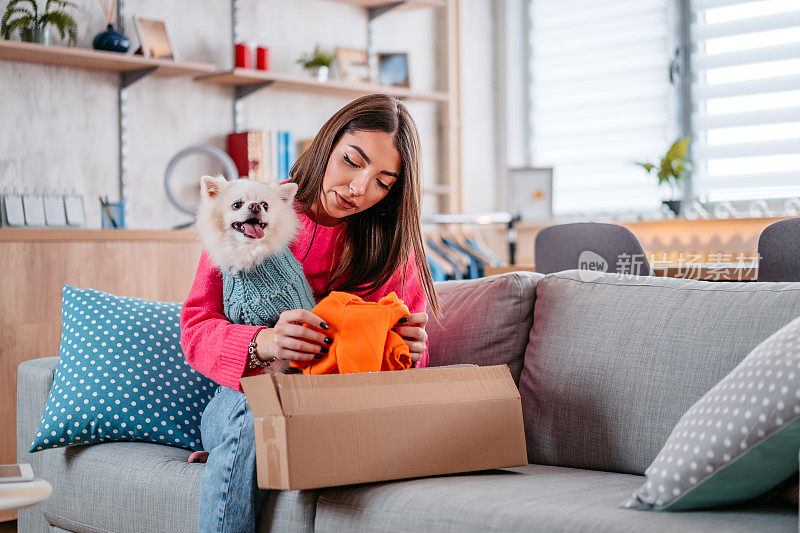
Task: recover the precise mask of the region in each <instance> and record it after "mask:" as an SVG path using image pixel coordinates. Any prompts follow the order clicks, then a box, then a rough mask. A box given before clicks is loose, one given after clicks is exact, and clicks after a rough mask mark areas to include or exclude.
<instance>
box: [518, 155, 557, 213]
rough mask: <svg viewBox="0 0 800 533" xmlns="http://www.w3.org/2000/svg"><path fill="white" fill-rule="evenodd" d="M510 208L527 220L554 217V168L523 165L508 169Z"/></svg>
mask: <svg viewBox="0 0 800 533" xmlns="http://www.w3.org/2000/svg"><path fill="white" fill-rule="evenodd" d="M507 194H508V196H507V199H508V203H507V205H508V210H509V211H510V212H511V213H515V214H517V213H518V214H520V215H521V216H522V219H523V220H526V221H547V220H551V219H552V218H553V169H552V168H535V167H521V168H510V169H508V191H507Z"/></svg>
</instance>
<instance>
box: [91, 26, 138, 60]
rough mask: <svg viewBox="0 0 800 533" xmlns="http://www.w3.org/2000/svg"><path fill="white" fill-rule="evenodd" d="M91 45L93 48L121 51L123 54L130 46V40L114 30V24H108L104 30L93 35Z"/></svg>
mask: <svg viewBox="0 0 800 533" xmlns="http://www.w3.org/2000/svg"><path fill="white" fill-rule="evenodd" d="M92 47H94V49H95V50H106V51H109V52H121V53H123V54H124V53H125V52H127V51H128V49H129V48H130V47H131V40H130V39H128V38H127V37H125V35H123V34H122V33H120V32H118V31H117V30H115V29H114V26H112V25H111V24H109V25H108V26H107V27H106V31H103V32H100V33H98V34H97V35H95V37H94V40H93V41H92Z"/></svg>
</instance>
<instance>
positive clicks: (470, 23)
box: [459, 0, 499, 213]
mask: <svg viewBox="0 0 800 533" xmlns="http://www.w3.org/2000/svg"><path fill="white" fill-rule="evenodd" d="M459 14H460V21H459V25H460V32H461V34H460V39H459V42H460V48H461V118H462V121H461V143H462V146H461V150H462V163H461V172H462V174H461V182H462V205H463V211H464V212H465V213H478V212H487V211H495V210H496V209H497V208H498V207H499V206H498V202H499V200H498V199H496V195H495V178H494V176H495V172H496V163H495V161H496V157H497V153H496V152H497V150H496V147H495V123H494V121H495V110H494V106H495V97H494V94H495V91H496V90H497V80H496V78H495V76H494V65H493V61H494V57H495V48H494V34H493V31H492V20H493V10H492V0H468V1H464V0H462V1H461V6H460V13H459Z"/></svg>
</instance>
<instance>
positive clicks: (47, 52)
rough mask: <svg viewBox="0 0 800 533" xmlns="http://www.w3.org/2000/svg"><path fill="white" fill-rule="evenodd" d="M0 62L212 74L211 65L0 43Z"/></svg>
mask: <svg viewBox="0 0 800 533" xmlns="http://www.w3.org/2000/svg"><path fill="white" fill-rule="evenodd" d="M0 59H5V60H8V61H23V62H25V63H39V64H42V65H53V66H57V67H73V68H80V69H85V70H99V71H104V72H119V73H126V72H145V71H146V72H148V73H149V72H152V73H153V75H154V76H189V75H194V74H199V73H203V72H213V71H214V65H212V64H211V63H193V62H186V61H172V60H169V59H145V58H144V57H141V56H134V55H129V54H121V53H117V52H105V51H101V50H90V49H87V48H70V47H66V46H44V45H41V44H36V43H23V42H17V41H2V40H0Z"/></svg>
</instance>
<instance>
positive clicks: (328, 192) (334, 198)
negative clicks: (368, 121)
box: [317, 131, 401, 226]
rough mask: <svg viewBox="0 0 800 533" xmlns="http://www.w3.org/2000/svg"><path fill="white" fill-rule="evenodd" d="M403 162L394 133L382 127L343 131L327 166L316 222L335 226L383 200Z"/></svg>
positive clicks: (397, 177)
mask: <svg viewBox="0 0 800 533" xmlns="http://www.w3.org/2000/svg"><path fill="white" fill-rule="evenodd" d="M400 165H401V161H400V153H399V152H398V151H397V148H395V146H394V140H393V136H392V135H390V134H388V133H384V132H382V131H357V132H355V133H352V134H351V133H344V134H342V136H341V138H340V139H339V142H337V143H336V145H334V147H333V150H332V151H331V156H330V158H329V159H328V165H327V166H326V167H325V176H324V177H323V179H322V191H321V192H320V199H319V209H318V212H317V222H319V223H320V224H323V225H325V226H335V225H336V224H339V223H340V222H342V221H343V219H344V218H345V217H347V216H350V215H353V214H355V213H360V212H361V211H364V210H366V209H369V208H370V207H372V206H374V205H375V204H377V203H378V202H380V201H381V200H383V198H384V197H385V196H386V195H387V194H388V193H389V190H391V188H392V187H394V185H395V182H396V181H397V180H398V179H399V177H400Z"/></svg>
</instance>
